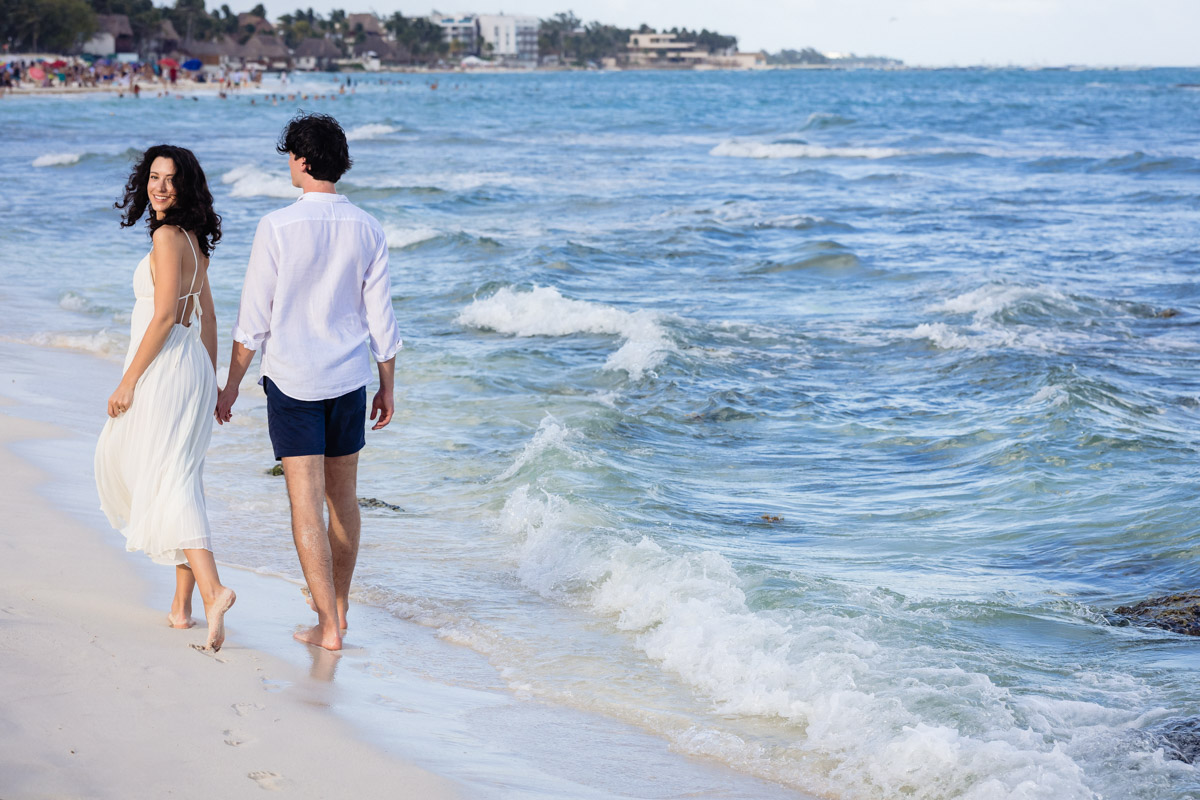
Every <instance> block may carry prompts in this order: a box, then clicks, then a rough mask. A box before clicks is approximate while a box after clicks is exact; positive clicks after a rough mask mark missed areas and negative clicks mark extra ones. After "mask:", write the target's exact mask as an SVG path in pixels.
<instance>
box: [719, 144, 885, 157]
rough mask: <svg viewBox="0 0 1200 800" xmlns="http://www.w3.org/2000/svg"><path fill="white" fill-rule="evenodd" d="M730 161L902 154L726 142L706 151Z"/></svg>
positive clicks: (878, 149) (882, 150) (875, 149)
mask: <svg viewBox="0 0 1200 800" xmlns="http://www.w3.org/2000/svg"><path fill="white" fill-rule="evenodd" d="M708 154H709V155H712V156H726V157H730V158H867V159H879V158H894V157H895V156H901V155H905V151H903V150H897V149H895V148H892V147H825V146H823V145H819V144H800V143H795V142H743V141H737V140H729V141H725V142H721V143H720V144H719V145H717V146H716V147H714V148H713V149H712V150H710V151H708Z"/></svg>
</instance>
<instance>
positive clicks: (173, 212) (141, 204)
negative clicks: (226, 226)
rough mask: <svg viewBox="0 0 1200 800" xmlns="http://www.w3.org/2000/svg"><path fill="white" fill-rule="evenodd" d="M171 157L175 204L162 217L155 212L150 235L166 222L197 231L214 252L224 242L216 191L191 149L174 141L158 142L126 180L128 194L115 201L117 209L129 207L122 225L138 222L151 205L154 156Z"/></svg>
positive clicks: (150, 218) (206, 248)
mask: <svg viewBox="0 0 1200 800" xmlns="http://www.w3.org/2000/svg"><path fill="white" fill-rule="evenodd" d="M160 156H161V157H162V158H169V159H171V161H172V162H174V164H175V180H174V182H173V185H174V189H175V204H174V205H172V206H171V207H170V208H168V209H167V210H166V212H165V213H164V214H163V216H162V219H158V215H157V214H155V213H154V212H153V211H151V212H150V213H149V214H148V215H147V216H148V219H147V220H146V224H147V225H148V226H149V227H150V235H151V236H153V235H154V232H155V231H156V230H158V229H159V228H161V227H162V226H163V225H178V226H179V227H180V228H183V229H184V230H185V231H190V232H192V233H194V234H196V243H197V244H199V245H200V249H201V250H203V251H204V255H205V256H210V255H212V251H213V248H214V247H216V246H217V242H219V241H221V217H220V215H218V214H217V213H216V212H215V211H213V198H212V192H210V191H209V190H208V179H207V178H205V177H204V170H202V169H201V168H200V162H199V161H197V160H196V156H195V155H193V154H192V151H191V150H188V149H186V148H183V147H175V146H174V145H170V144H157V145H155V146H154V147H151V148H150V149H149V150H147V151H146V152H145V153H142V157H141V159H140V160H139V161H138V163H137V164H136V165H135V166H134V168H133V171H132V172H130V173H129V180H127V181H126V182H125V196H124V197H122V198H121V200H120V201H119V202H116V203H113V208H121V209H124V210H125V215H124V217H123V218H122V219H121V227H122V228H128V227H131V226H133V225H136V224H137V223H138V220H140V219H141V218H142V215H143V214H146V208H147V207H148V206H149V205H150V193H149V191H148V189H147V187H148V185H149V183H150V166H151V165H152V164H153V163H154V159H156V158H159V157H160Z"/></svg>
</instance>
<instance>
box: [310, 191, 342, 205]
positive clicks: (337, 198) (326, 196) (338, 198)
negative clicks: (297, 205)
mask: <svg viewBox="0 0 1200 800" xmlns="http://www.w3.org/2000/svg"><path fill="white" fill-rule="evenodd" d="M300 199H301V200H312V201H315V202H318V203H348V202H350V198H348V197H346V195H344V194H330V193H329V192H305V193H304V194H302V195H300Z"/></svg>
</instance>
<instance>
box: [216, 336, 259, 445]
mask: <svg viewBox="0 0 1200 800" xmlns="http://www.w3.org/2000/svg"><path fill="white" fill-rule="evenodd" d="M252 361H254V351H253V350H251V349H249V348H248V347H246V345H244V344H242V343H241V342H237V341H235V342H234V343H233V352H231V353H230V354H229V376H228V377H227V378H226V379H225V388H223V389H222V390H221V391H220V392H219V393H218V394H217V411H216V417H217V424H219V425H224V424H225V423H226V422H229V420H230V418H232V417H233V404H234V403H235V402H237V397H238V387H240V386H241V385H242V378H244V377H246V370H248V369H250V362H252Z"/></svg>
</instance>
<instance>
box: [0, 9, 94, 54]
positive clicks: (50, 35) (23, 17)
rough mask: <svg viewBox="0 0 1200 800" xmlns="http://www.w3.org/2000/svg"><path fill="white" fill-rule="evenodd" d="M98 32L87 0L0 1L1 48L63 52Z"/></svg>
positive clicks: (10, 50)
mask: <svg viewBox="0 0 1200 800" xmlns="http://www.w3.org/2000/svg"><path fill="white" fill-rule="evenodd" d="M95 31H96V14H95V12H94V11H92V7H91V6H90V5H89V4H88V3H87V0H0V48H3V49H4V50H5V51H8V52H22V51H24V52H38V51H45V52H52V53H62V52H65V51H67V50H69V49H71V48H72V47H74V46H75V43H76V42H79V41H82V40H84V39H86V38H88V37H89V36H91V35H92V34H93V33H95Z"/></svg>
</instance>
